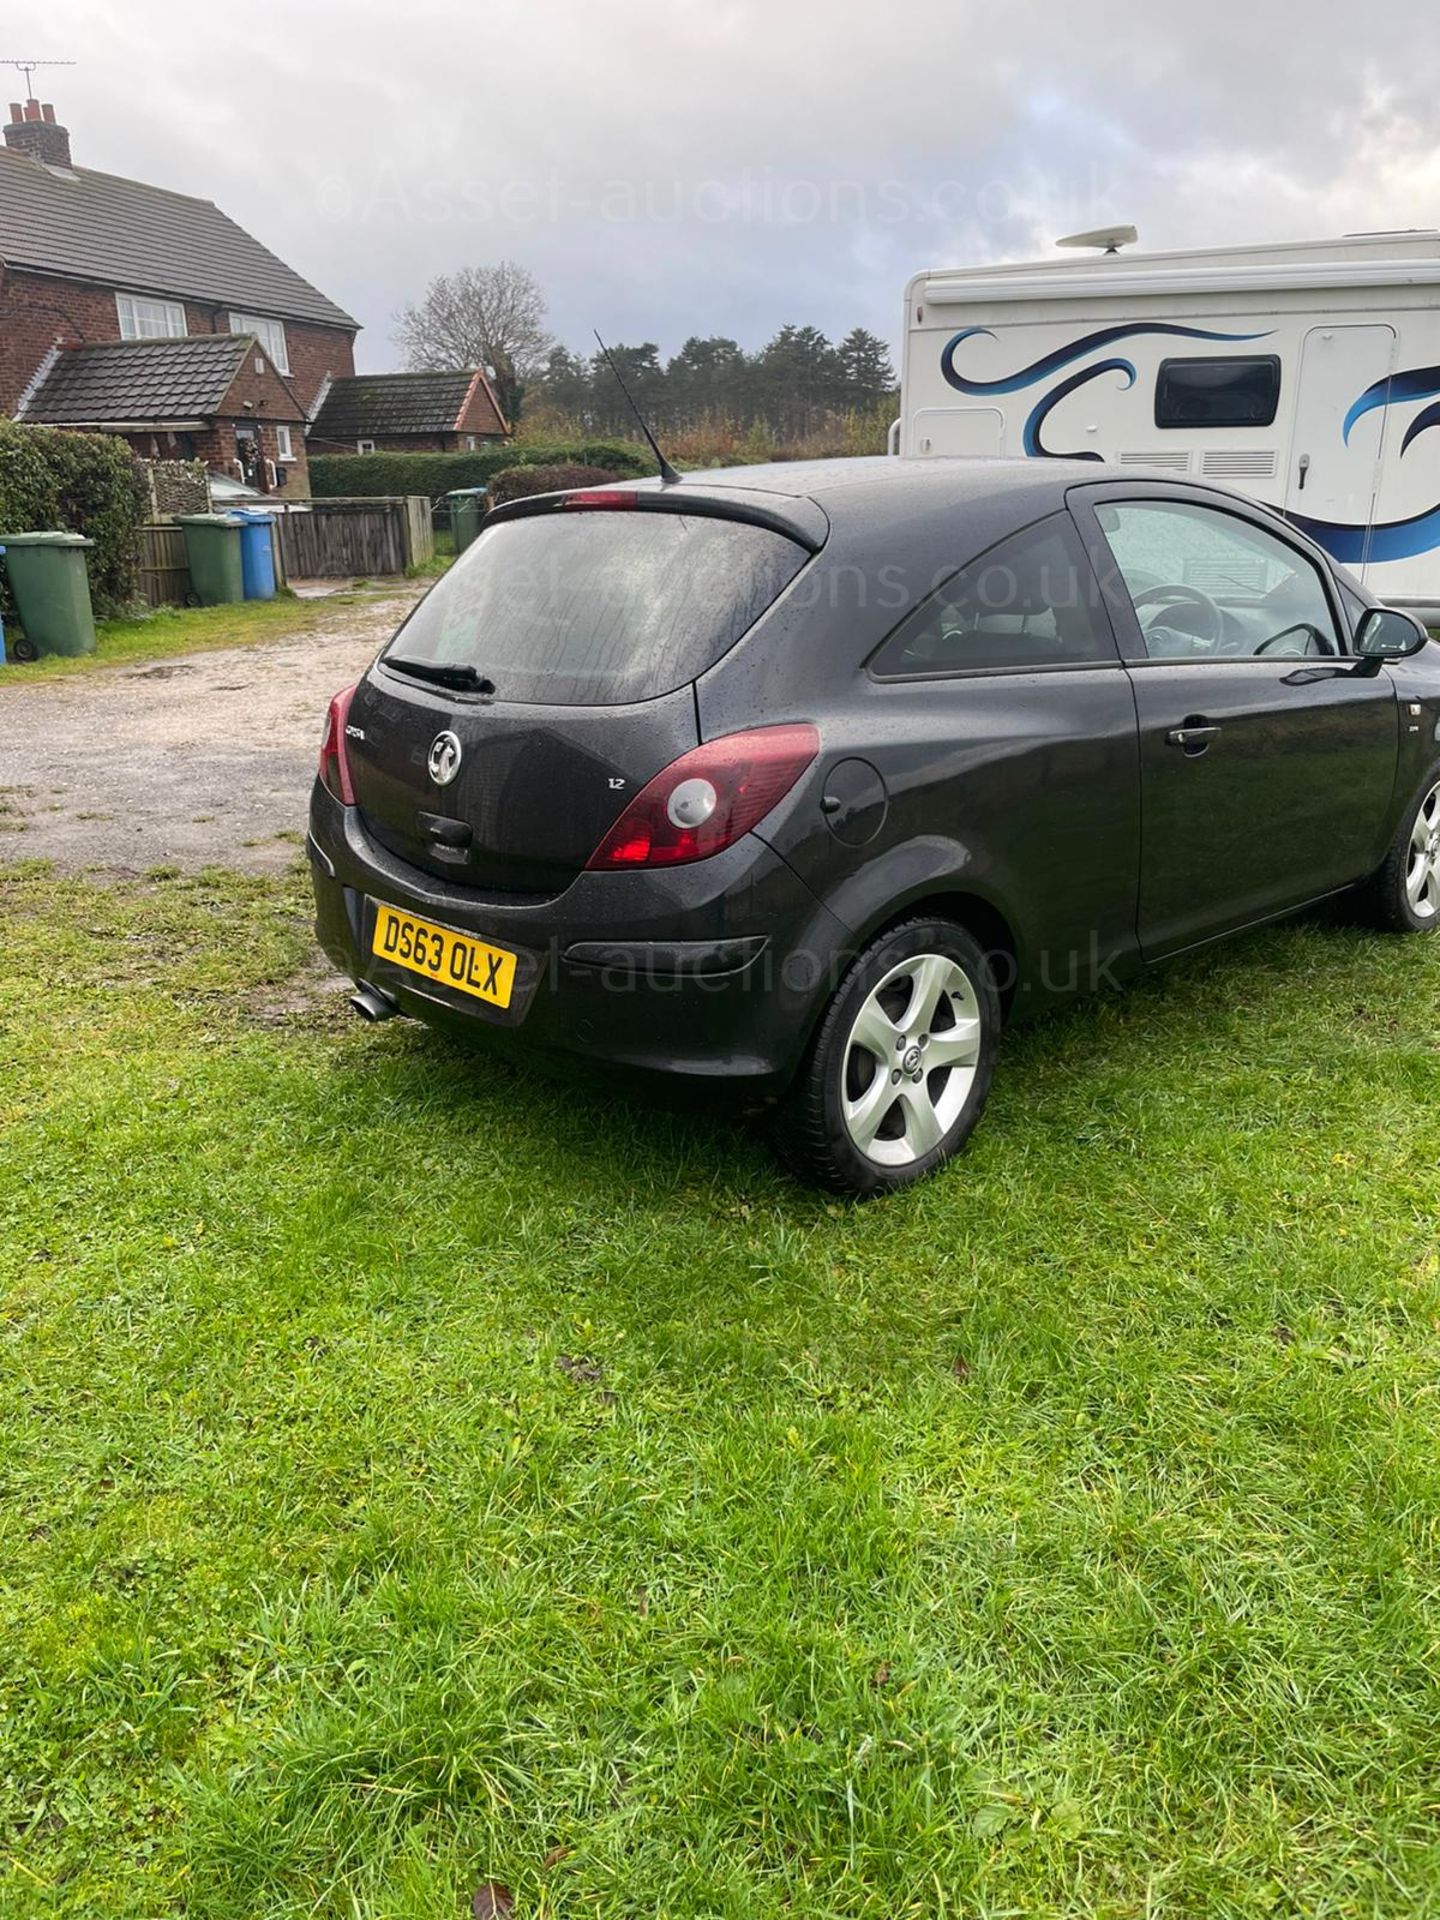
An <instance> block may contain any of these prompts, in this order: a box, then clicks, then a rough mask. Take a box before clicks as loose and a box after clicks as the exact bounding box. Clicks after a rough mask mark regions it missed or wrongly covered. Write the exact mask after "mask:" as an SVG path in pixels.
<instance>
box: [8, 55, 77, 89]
mask: <svg viewBox="0 0 1440 1920" xmlns="http://www.w3.org/2000/svg"><path fill="white" fill-rule="evenodd" d="M74 65H75V62H74V61H73V60H21V59H20V58H19V57H18V56H17V55H15V54H13V53H9V54H4V53H0V67H16V68H18V69H19V71H20V72H21V73H23V74H24V76H25V97H26V99H27V100H33V99H34V98H35V69H36V68H37V67H73V66H74Z"/></svg>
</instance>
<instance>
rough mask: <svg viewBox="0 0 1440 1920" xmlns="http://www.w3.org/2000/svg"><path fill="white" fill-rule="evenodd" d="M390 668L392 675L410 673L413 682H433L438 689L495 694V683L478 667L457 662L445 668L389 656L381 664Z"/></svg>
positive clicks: (435, 664)
mask: <svg viewBox="0 0 1440 1920" xmlns="http://www.w3.org/2000/svg"><path fill="white" fill-rule="evenodd" d="M380 664H381V666H382V667H389V669H390V671H391V672H392V673H408V674H409V675H410V677H411V679H412V680H431V681H433V682H434V683H435V685H436V686H437V687H455V688H456V689H457V690H458V691H460V692H462V693H493V692H494V691H495V682H494V681H493V680H489V679H487V678H486V676H485V675H484V674H483V673H481V672H480V670H479V668H478V667H471V666H466V665H464V664H463V663H461V662H458V661H457V662H456V663H455V664H454V665H452V666H445V665H443V664H441V663H440V662H438V661H430V660H394V659H392V658H391V657H390V656H389V655H388V654H387V655H385V656H384V657H383V658H382V659H381V662H380Z"/></svg>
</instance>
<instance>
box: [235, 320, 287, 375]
mask: <svg viewBox="0 0 1440 1920" xmlns="http://www.w3.org/2000/svg"><path fill="white" fill-rule="evenodd" d="M230 331H231V332H232V333H253V334H254V336H255V338H256V339H257V340H258V341H259V342H260V344H261V346H262V347H264V349H265V351H266V352H267V353H268V354H269V356H270V358H271V359H272V360H273V361H274V362H275V365H276V366H277V367H278V368H279V369H280V371H281V373H289V371H290V354H289V350H288V349H287V347H286V345H285V327H284V323H283V322H282V321H279V320H267V319H265V317H264V316H263V315H262V314H258V313H232V314H231V316H230Z"/></svg>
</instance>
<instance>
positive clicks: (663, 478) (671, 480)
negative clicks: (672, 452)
mask: <svg viewBox="0 0 1440 1920" xmlns="http://www.w3.org/2000/svg"><path fill="white" fill-rule="evenodd" d="M592 331H593V332H594V334H595V338H596V339H597V340H599V341H600V351H601V353H603V354H604V356H605V364H606V366H607V367H609V369H610V371H611V372H612V373H613V374H614V376H615V380H616V384H617V385H618V386H619V388H620V391H621V392H622V393H623V394H624V396H625V402H626V405H627V406H628V407H629V409H630V411H631V412H632V413H633V414H634V416H635V418H636V419H637V420H638V421H639V423H640V431H641V433H643V434H644V436H645V438H646V439H647V440H648V441H649V442H650V451H651V452H652V453H653V454H654V456H655V461H656V464H657V465H658V467H659V468H660V484H661V486H662V487H678V486H679V484H680V475H679V474H678V473H677V472H676V471H675V469H674V467H672V466H671V464H670V462H669V461H668V460H667V459H666V458H665V456H664V454H663V453H661V451H660V448H659V444H658V443H657V441H656V439H655V436H654V434H653V433H651V431H650V429H649V427H647V426H646V424H645V416H644V414H643V413H641V411H640V409H639V407H637V406H636V404H635V402H634V401H633V400H632V399H631V398H630V389H629V388H628V387H627V386H626V384H625V382H624V381H623V380H622V379H621V378H620V369H619V368H618V367H617V366H616V364H615V362H614V361H613V360H612V359H611V357H610V349H609V348H608V347H607V346H606V344H605V342H604V341H603V340H600V334H599V331H598V329H592Z"/></svg>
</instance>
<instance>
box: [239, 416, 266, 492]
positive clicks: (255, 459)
mask: <svg viewBox="0 0 1440 1920" xmlns="http://www.w3.org/2000/svg"><path fill="white" fill-rule="evenodd" d="M235 457H236V458H237V459H238V460H239V462H240V471H241V473H242V474H243V476H244V479H245V484H246V486H247V487H254V489H255V491H256V492H257V493H268V492H269V491H270V489H269V488H268V487H267V486H266V484H265V449H264V448H263V447H262V445H261V444H260V434H259V431H258V430H257V429H256V428H255V427H250V426H244V427H236V429H235Z"/></svg>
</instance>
